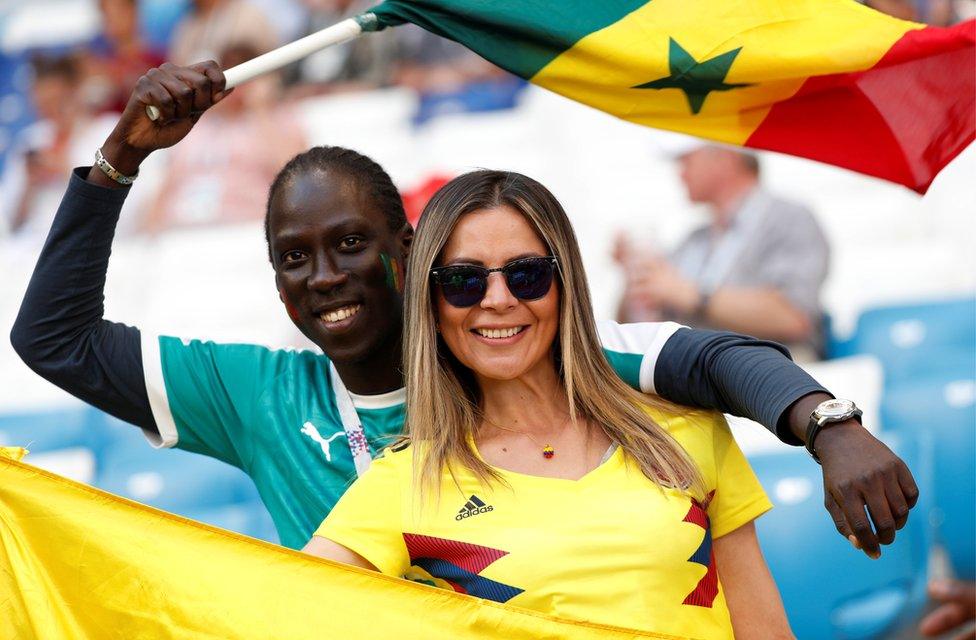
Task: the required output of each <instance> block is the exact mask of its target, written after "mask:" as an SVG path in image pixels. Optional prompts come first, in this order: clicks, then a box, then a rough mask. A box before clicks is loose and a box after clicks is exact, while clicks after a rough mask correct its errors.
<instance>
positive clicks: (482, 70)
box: [290, 0, 513, 111]
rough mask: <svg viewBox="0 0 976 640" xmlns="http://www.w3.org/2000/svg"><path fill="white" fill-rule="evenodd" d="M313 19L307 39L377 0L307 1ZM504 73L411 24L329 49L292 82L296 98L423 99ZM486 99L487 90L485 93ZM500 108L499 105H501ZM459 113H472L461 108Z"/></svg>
mask: <svg viewBox="0 0 976 640" xmlns="http://www.w3.org/2000/svg"><path fill="white" fill-rule="evenodd" d="M303 4H304V5H305V6H306V8H307V12H308V17H307V25H306V29H305V34H309V33H314V32H316V31H318V30H320V29H324V28H326V27H330V26H332V25H334V24H336V23H338V22H340V21H341V20H343V19H345V18H348V17H350V16H353V15H356V14H359V13H362V12H364V11H366V10H368V9H370V8H371V7H373V6H374V5H375V4H376V2H375V0H303ZM512 78H513V76H510V75H509V74H507V73H505V72H504V71H502V70H501V69H499V68H498V67H496V66H494V65H493V64H491V63H490V62H488V61H486V60H484V59H483V58H481V57H480V56H478V55H477V54H475V53H474V52H472V51H470V50H468V49H467V48H465V47H463V46H461V45H459V44H457V43H456V42H453V41H451V40H448V39H446V38H441V37H440V36H437V35H434V34H432V33H430V32H429V31H425V30H424V29H421V28H420V27H418V26H416V25H412V24H405V25H403V26H399V27H397V28H396V29H387V30H386V31H384V32H382V33H378V34H365V35H363V36H360V37H359V38H356V39H355V40H353V41H352V42H349V43H346V44H344V45H343V46H341V47H329V48H327V49H323V50H322V51H319V52H317V53H314V54H312V55H310V56H308V57H307V58H305V59H304V60H302V61H301V62H299V63H298V64H297V66H296V67H295V69H294V70H293V73H292V76H291V77H290V82H292V83H293V84H294V85H295V86H294V87H293V88H292V89H291V91H290V95H291V96H292V97H302V96H307V95H313V94H321V93H337V92H346V91H360V90H366V89H375V88H381V87H386V86H390V85H401V86H406V87H408V88H410V89H413V90H415V91H417V92H418V93H419V94H421V96H422V99H423V98H424V97H427V96H431V97H433V98H434V99H436V98H437V97H438V96H442V95H444V96H449V97H450V96H453V95H455V94H458V93H460V92H463V91H464V89H465V88H466V87H470V86H473V85H474V84H476V83H492V82H497V81H499V80H501V81H502V82H504V83H507V84H506V86H507V85H508V84H511V82H512ZM481 93H482V94H485V91H484V89H482V90H481ZM496 102H497V100H496ZM454 110H455V111H457V110H471V109H467V108H456V109H454Z"/></svg>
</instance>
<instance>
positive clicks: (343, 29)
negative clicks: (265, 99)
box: [146, 13, 379, 121]
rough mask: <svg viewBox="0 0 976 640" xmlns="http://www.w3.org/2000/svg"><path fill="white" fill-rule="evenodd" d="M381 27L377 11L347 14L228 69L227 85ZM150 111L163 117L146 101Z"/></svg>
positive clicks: (256, 75)
mask: <svg viewBox="0 0 976 640" xmlns="http://www.w3.org/2000/svg"><path fill="white" fill-rule="evenodd" d="M378 28H379V27H378V21H377V20H376V15H375V14H373V13H364V14H362V15H358V16H356V17H355V18H347V19H346V20H343V21H342V22H339V23H338V24H334V25H332V26H331V27H326V28H325V29H322V30H321V31H316V32H315V33H313V34H310V35H307V36H305V37H304V38H300V39H298V40H295V41H294V42H289V43H288V44H286V45H282V46H280V47H278V48H277V49H273V50H271V51H269V52H267V53H265V54H263V55H260V56H258V57H256V58H252V59H251V60H248V61H247V62H242V63H241V64H239V65H237V66H236V67H231V68H230V69H228V70H227V71H225V72H224V77H226V79H227V82H226V84H225V85H224V87H225V88H226V89H232V88H234V87H236V86H238V85H240V84H243V83H245V82H247V81H248V80H253V79H254V78H256V77H258V76H260V75H264V74H266V73H270V72H272V71H276V70H278V69H280V68H282V67H284V66H287V65H289V64H291V63H293V62H297V61H299V60H301V59H302V58H304V57H306V56H309V55H311V54H313V53H315V52H316V51H320V50H322V49H325V48H327V47H331V46H333V45H337V44H342V43H343V42H348V41H349V40H352V39H353V38H357V37H359V36H360V35H362V34H363V33H364V32H366V31H376V30H377V29H378ZM146 115H147V116H149V119H150V120H153V121H155V120H157V119H158V118H159V109H158V108H156V107H155V106H153V105H151V104H150V105H146Z"/></svg>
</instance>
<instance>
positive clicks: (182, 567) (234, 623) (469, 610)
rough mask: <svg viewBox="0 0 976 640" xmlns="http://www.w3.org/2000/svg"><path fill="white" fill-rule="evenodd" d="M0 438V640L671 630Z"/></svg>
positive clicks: (582, 634)
mask: <svg viewBox="0 0 976 640" xmlns="http://www.w3.org/2000/svg"><path fill="white" fill-rule="evenodd" d="M23 454H24V450H23V449H14V448H7V449H3V448H0V638H3V639H5V640H6V639H8V638H11V639H12V638H17V639H23V640H31V639H33V638H38V639H41V638H43V639H44V640H48V639H51V638H57V639H58V640H73V639H88V638H91V639H98V640H102V639H106V638H120V639H123V638H124V639H126V640H133V639H138V638H146V639H153V640H156V639H158V638H220V639H221V640H226V639H233V638H259V639H261V640H266V639H270V638H286V639H288V640H294V639H301V638H316V639H321V638H452V639H453V638H506V639H507V638H568V639H571V640H576V639H579V640H598V639H599V640H617V639H623V638H674V636H665V635H658V634H652V633H644V632H639V631H630V630H626V629H619V628H611V627H606V626H602V625H595V624H588V623H584V622H575V621H567V620H559V619H556V618H553V617H550V616H546V615H543V614H540V613H536V612H534V611H529V610H526V609H520V608H518V607H512V606H507V605H502V604H498V603H495V602H490V601H487V600H481V599H478V598H473V597H470V596H465V595H461V594H458V593H453V592H448V591H445V590H442V589H436V588H434V587H428V586H425V585H422V584H417V583H414V582H408V581H406V580H400V579H396V578H391V577H389V576H384V575H382V574H379V573H375V572H372V571H365V570H362V569H358V568H355V567H350V566H346V565H340V564H336V563H333V562H328V561H325V560H319V559H318V558H313V557H311V556H307V555H304V554H302V553H299V552H297V551H292V550H290V549H286V548H284V547H278V546H275V545H272V544H268V543H265V542H261V541H259V540H254V539H251V538H247V537H245V536H242V535H238V534H235V533H231V532H229V531H223V530H220V529H216V528H214V527H210V526H207V525H204V524H201V523H198V522H193V521H191V520H187V519H185V518H182V517H180V516H176V515H173V514H169V513H166V512H163V511H159V510H157V509H152V508H150V507H147V506H145V505H141V504H138V503H135V502H131V501H129V500H126V499H124V498H120V497H118V496H114V495H111V494H109V493H105V492H103V491H100V490H98V489H94V488H92V487H89V486H86V485H83V484H79V483H76V482H73V481H70V480H67V479H65V478H62V477H60V476H57V475H54V474H51V473H48V472H46V471H42V470H40V469H37V468H36V467H32V466H30V465H27V464H24V463H22V462H18V461H17V460H18V459H19V458H20V457H22V456H23Z"/></svg>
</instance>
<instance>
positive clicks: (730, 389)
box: [10, 167, 825, 444]
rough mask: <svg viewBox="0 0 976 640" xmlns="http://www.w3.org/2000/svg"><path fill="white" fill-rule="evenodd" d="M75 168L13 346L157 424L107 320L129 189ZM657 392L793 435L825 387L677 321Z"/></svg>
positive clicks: (129, 331)
mask: <svg viewBox="0 0 976 640" xmlns="http://www.w3.org/2000/svg"><path fill="white" fill-rule="evenodd" d="M87 175H88V167H81V168H78V169H75V170H74V172H73V174H72V176H71V181H70V183H69V186H68V190H67V191H66V193H65V195H64V198H63V200H62V201H61V206H60V207H59V208H58V213H57V216H56V218H55V220H54V224H53V226H52V227H51V232H50V234H49V235H48V238H47V242H46V243H45V244H44V248H43V250H42V251H41V255H40V257H39V258H38V261H37V266H36V267H35V269H34V274H33V276H32V277H31V280H30V284H29V285H28V287H27V292H26V294H25V295H24V301H23V303H22V304H21V307H20V313H19V315H18V316H17V320H16V322H15V323H14V326H13V330H12V331H11V333H10V340H11V342H12V344H13V346H14V349H15V350H16V351H17V353H18V354H19V355H20V357H21V358H23V360H24V362H26V363H27V365H28V366H30V368H31V369H33V370H34V371H35V372H37V373H38V374H39V375H40V376H42V377H44V378H46V379H47V380H49V381H50V382H52V383H54V384H56V385H57V386H59V387H61V388H62V389H64V390H65V391H68V392H69V393H71V394H72V395H75V396H77V397H78V398H80V399H82V400H84V401H85V402H88V403H89V404H92V405H94V406H96V407H98V408H99V409H102V410H104V411H106V412H108V413H110V414H112V415H114V416H116V417H118V418H120V419H122V420H125V421H126V422H130V423H132V424H135V425H137V426H140V427H142V428H144V429H150V430H152V431H158V429H157V427H156V422H155V420H154V419H153V415H152V410H151V409H150V406H149V397H148V395H147V393H146V385H145V377H144V373H143V363H142V348H141V340H140V334H139V330H138V329H137V328H135V327H130V326H127V325H124V324H120V323H116V322H110V321H108V320H105V319H104V318H103V317H102V315H103V313H104V290H105V276H106V273H107V271H108V261H109V256H110V255H111V252H112V240H113V238H114V236H115V227H116V224H117V223H118V219H119V212H120V211H121V209H122V204H123V202H124V201H125V198H126V195H127V194H128V189H109V188H105V187H101V186H98V185H94V184H91V183H89V182H86V181H85V177H86V176H87ZM654 386H655V389H656V391H657V392H658V394H659V395H660V396H661V397H662V398H665V399H667V400H671V401H673V402H677V403H680V404H686V405H692V406H699V407H704V408H708V409H718V410H719V411H722V412H723V413H731V414H734V415H739V416H743V417H746V418H751V419H753V420H756V421H757V422H760V423H761V424H763V425H765V426H766V427H767V428H768V429H770V430H771V431H773V432H774V433H776V434H777V435H778V436H779V437H780V439H781V440H783V441H784V442H788V443H790V444H799V441H798V440H797V439H796V438H795V437H794V436H793V435H792V433H791V432H790V430H789V428H788V426H787V425H785V420H784V418H785V416H786V412H787V410H788V409H789V407H790V406H791V405H792V404H793V403H794V402H795V401H796V400H798V399H800V398H801V397H803V396H804V395H807V394H808V393H812V392H816V391H825V389H824V388H823V387H821V386H820V385H819V384H817V382H816V381H814V380H813V378H811V377H810V376H809V375H807V374H806V373H805V372H804V371H803V370H802V369H800V368H799V367H797V366H796V365H795V364H793V362H792V361H791V360H790V359H789V356H788V352H787V351H786V349H785V348H783V347H781V346H780V345H777V344H775V343H771V342H765V341H760V340H756V339H754V338H749V337H746V336H740V335H736V334H732V333H727V332H719V331H692V330H689V329H681V330H679V331H678V332H676V333H675V334H674V335H673V336H672V337H671V338H670V339H669V340H668V341H667V343H666V344H665V345H664V348H663V349H662V351H661V354H660V356H659V358H658V362H657V365H656V367H655V373H654Z"/></svg>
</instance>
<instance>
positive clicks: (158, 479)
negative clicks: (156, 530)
mask: <svg viewBox="0 0 976 640" xmlns="http://www.w3.org/2000/svg"><path fill="white" fill-rule="evenodd" d="M133 431H136V435H138V432H137V430H135V429H133ZM139 437H141V436H139ZM98 467H99V468H98V475H97V477H96V479H95V484H96V485H97V486H98V487H100V488H102V489H105V490H106V491H110V492H112V493H115V494H117V495H121V496H125V497H127V498H131V499H133V500H137V501H139V502H142V503H145V504H148V505H151V506H154V507H158V508H160V509H165V510H167V511H172V512H174V513H184V512H186V511H188V510H193V509H203V508H209V507H217V506H224V505H227V504H231V503H241V502H253V501H258V500H260V498H259V497H258V493H257V489H255V487H254V483H253V482H252V481H251V479H250V478H248V477H247V475H245V474H244V472H242V471H241V470H240V469H236V468H234V467H232V466H230V465H228V464H224V463H223V462H220V461H218V460H215V459H213V458H208V457H206V456H201V455H197V454H193V453H188V452H186V451H179V450H166V451H155V450H153V449H151V448H150V447H149V446H148V445H147V444H145V443H140V444H139V446H132V445H131V444H129V443H120V444H117V445H116V446H113V447H111V448H110V449H108V450H106V451H104V452H103V453H102V454H101V455H100V456H99V459H98Z"/></svg>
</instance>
